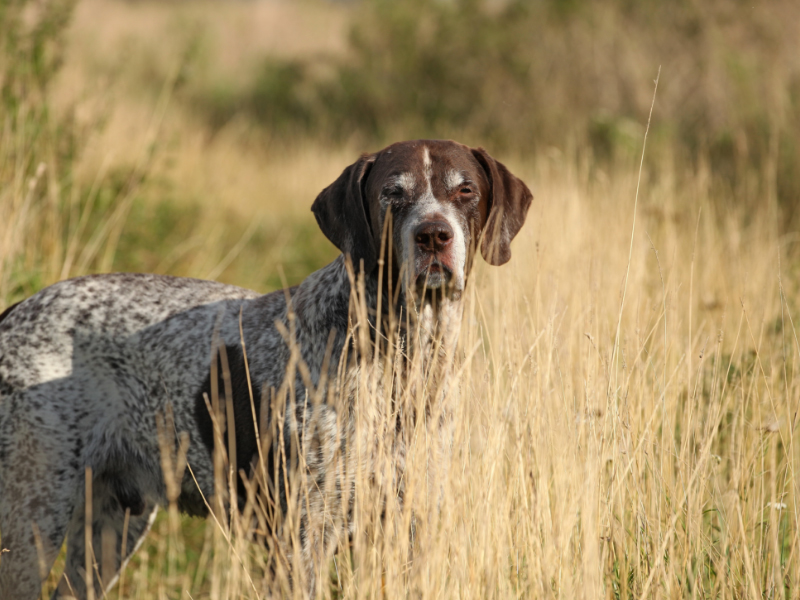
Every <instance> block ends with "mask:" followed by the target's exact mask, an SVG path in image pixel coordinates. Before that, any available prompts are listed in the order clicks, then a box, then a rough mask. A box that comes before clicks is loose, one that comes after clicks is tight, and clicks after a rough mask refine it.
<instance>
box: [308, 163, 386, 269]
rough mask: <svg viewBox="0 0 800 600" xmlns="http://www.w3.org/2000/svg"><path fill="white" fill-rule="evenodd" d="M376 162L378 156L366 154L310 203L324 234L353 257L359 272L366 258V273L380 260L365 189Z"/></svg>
mask: <svg viewBox="0 0 800 600" xmlns="http://www.w3.org/2000/svg"><path fill="white" fill-rule="evenodd" d="M374 162H375V155H366V154H365V155H363V156H362V157H361V158H360V159H358V161H356V162H355V163H353V164H352V165H350V166H349V167H347V168H346V169H345V170H344V171H343V172H342V174H341V175H339V178H338V179H337V180H336V181H334V182H333V183H332V184H330V185H329V186H328V187H326V188H325V189H324V190H322V192H320V194H319V196H317V199H316V200H314V204H312V205H311V210H312V212H313V213H314V216H315V217H316V219H317V223H318V224H319V228H320V229H321V230H322V233H324V234H325V236H326V237H327V238H328V239H329V240H330V241H331V242H333V245H334V246H336V247H337V248H339V250H341V251H342V252H343V253H344V254H345V255H346V256H350V259H351V260H352V261H353V267H354V268H355V269H356V271H358V269H359V261H361V260H363V261H364V272H365V273H369V272H371V271H372V270H373V269H374V268H375V266H376V265H377V263H378V248H377V244H376V243H375V234H374V232H373V231H372V226H371V225H370V215H369V206H368V204H367V199H366V196H365V192H364V188H365V185H364V184H365V183H366V180H367V176H368V175H369V170H370V169H371V168H372V165H373V163H374Z"/></svg>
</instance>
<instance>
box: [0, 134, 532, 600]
mask: <svg viewBox="0 0 800 600" xmlns="http://www.w3.org/2000/svg"><path fill="white" fill-rule="evenodd" d="M532 198H533V196H532V194H531V192H530V190H529V189H528V187H527V186H526V185H525V184H524V183H523V182H522V181H521V180H520V179H519V178H517V177H516V176H514V175H513V174H512V173H511V172H510V171H509V170H508V169H507V168H506V167H505V166H504V165H503V164H501V163H500V162H498V161H497V160H495V159H494V158H492V157H491V156H490V155H489V154H488V153H487V152H486V151H485V150H483V149H481V148H469V147H467V146H464V145H461V144H458V143H456V142H452V141H441V140H417V141H408V142H399V143H396V144H393V145H390V146H388V147H387V148H385V149H383V150H381V151H379V152H377V153H375V154H368V155H363V156H361V157H360V158H359V159H358V160H357V161H356V162H355V163H354V164H352V165H350V166H348V167H347V168H346V169H345V170H344V172H343V173H342V174H341V175H340V176H339V177H338V179H337V180H336V181H335V182H334V183H332V184H331V185H330V186H328V187H327V188H326V189H324V190H323V191H322V192H321V193H320V194H319V196H318V197H317V198H316V200H315V201H314V203H313V205H312V211H313V213H314V216H315V217H316V220H317V223H318V224H319V227H320V229H321V230H322V232H323V233H324V234H325V236H327V238H328V239H329V240H330V241H331V242H332V243H333V244H334V245H335V246H336V247H337V248H338V249H339V250H341V252H342V254H341V255H340V256H339V257H338V258H337V259H335V260H334V261H333V262H332V263H330V264H329V265H327V266H325V267H323V268H322V269H320V270H319V271H316V272H315V273H312V274H311V275H309V276H308V277H307V278H306V279H305V280H304V281H303V282H302V283H301V284H300V285H298V286H296V287H292V288H289V289H288V290H283V291H277V292H273V293H271V294H267V295H260V294H258V293H256V292H252V291H249V290H245V289H241V288H238V287H233V286H230V285H223V284H220V283H215V282H211V281H201V280H196V279H188V278H175V277H167V276H160V275H148V274H108V275H92V276H86V277H79V278H75V279H70V280H67V281H62V282H60V283H56V284H54V285H52V286H50V287H48V288H45V289H44V290H42V291H40V292H39V293H37V294H35V295H34V296H32V297H30V298H28V299H26V300H24V301H22V302H21V303H19V304H18V305H15V306H13V307H11V308H9V309H8V310H6V311H5V312H4V313H3V314H2V316H0V536H2V537H0V542H1V543H2V548H3V553H2V555H1V556H2V557H1V558H0V596H1V597H2V598H9V599H15V600H28V599H30V600H33V599H35V598H37V597H38V595H39V594H40V592H41V586H42V578H43V577H45V576H47V574H48V572H49V570H50V569H51V568H52V565H53V562H54V560H55V558H56V556H57V554H58V552H59V549H60V548H61V546H62V544H63V542H64V539H65V538H66V540H67V555H66V567H65V571H64V574H63V575H62V577H61V579H60V581H59V586H58V589H57V592H56V593H55V594H54V598H55V597H60V596H59V594H61V595H65V596H74V597H76V598H85V597H86V596H87V588H86V585H87V583H86V582H87V581H91V582H92V583H91V585H93V586H94V587H95V593H96V594H97V595H98V597H102V596H101V594H102V593H103V591H104V590H106V589H108V588H110V587H111V586H112V585H113V584H114V583H115V582H116V579H117V576H118V573H119V571H120V569H121V568H123V567H124V560H127V557H130V556H131V554H133V552H135V550H136V548H137V547H138V546H139V545H140V544H141V542H142V540H143V539H144V537H145V535H146V534H147V532H148V530H149V528H150V526H151V524H152V523H153V520H154V518H155V515H156V512H157V510H158V507H159V506H164V505H166V504H167V502H168V501H169V500H170V499H176V500H177V504H178V506H179V508H180V509H181V510H183V511H185V512H188V513H190V514H198V515H202V514H205V513H207V512H208V506H209V504H208V502H209V500H208V499H210V498H213V497H215V496H214V494H215V491H216V492H218V493H219V490H217V489H215V463H214V460H215V459H214V456H215V450H216V451H217V452H219V451H220V449H223V450H224V451H225V452H226V453H227V456H228V459H229V460H230V462H231V463H232V464H234V465H239V469H241V471H240V472H241V473H244V472H245V471H247V470H248V469H249V472H250V473H251V474H252V473H253V471H254V469H255V470H257V469H258V466H254V465H258V464H260V465H262V468H261V470H262V472H263V473H264V474H265V481H263V482H262V483H263V485H262V490H263V493H264V494H268V495H271V498H272V499H273V501H274V506H275V507H277V508H276V510H275V514H279V513H281V512H285V511H287V510H289V509H290V507H291V505H293V504H297V503H298V502H299V504H300V505H302V506H301V508H299V509H298V510H300V515H301V516H300V519H299V534H298V536H297V537H296V538H295V539H297V540H299V541H297V543H296V544H295V545H294V546H295V547H291V548H288V549H287V551H286V552H287V555H288V556H292V557H294V558H292V559H291V560H290V562H291V561H292V560H295V559H296V562H295V563H293V564H298V563H299V564H300V565H301V568H300V571H302V573H300V572H298V573H295V574H294V575H293V577H294V578H296V579H300V578H302V580H303V581H304V585H306V586H308V590H309V591H311V592H313V590H314V589H315V588H314V586H315V582H318V581H319V580H320V577H319V576H318V575H317V573H319V572H320V571H319V570H320V569H325V568H326V567H325V565H326V562H325V561H326V560H327V559H329V558H330V556H331V554H332V552H333V551H334V550H335V547H336V543H337V540H339V539H340V538H341V536H342V535H348V534H349V533H351V532H350V530H349V528H351V527H352V525H351V524H348V523H347V515H348V512H349V511H352V502H353V500H352V498H353V481H354V477H356V476H357V475H358V474H359V473H360V474H361V475H362V476H363V475H365V470H366V471H367V472H366V476H367V477H369V476H370V475H371V473H370V472H369V470H370V469H371V468H373V467H370V464H371V462H370V460H369V459H364V458H363V457H357V456H356V448H357V447H358V444H357V443H356V440H357V439H361V440H366V441H372V442H373V443H374V439H375V438H373V437H372V436H374V435H381V434H380V433H377V434H376V431H374V430H371V431H367V429H369V428H368V426H365V429H364V430H363V431H362V430H359V421H358V420H357V419H356V418H355V416H354V413H355V411H354V408H353V407H354V406H355V403H356V401H357V400H356V399H357V398H359V393H358V387H359V385H361V384H360V383H359V382H360V381H361V380H362V379H361V378H363V377H364V376H365V375H364V372H363V368H362V367H363V365H365V364H367V363H369V364H373V363H375V364H377V363H379V362H380V361H371V360H367V358H365V356H366V355H367V354H368V353H369V351H370V349H372V352H373V357H374V353H375V352H377V353H381V352H389V350H390V349H389V346H388V342H386V339H387V338H386V337H385V336H384V335H382V334H381V332H380V330H381V324H383V325H382V326H383V327H384V331H386V330H388V329H390V328H392V327H394V331H395V332H396V338H397V340H398V341H397V342H396V343H394V345H393V346H392V347H393V348H395V349H396V350H397V352H398V356H399V355H402V356H405V357H409V356H411V354H412V351H413V352H416V353H417V354H418V355H420V356H422V357H423V359H422V363H420V364H422V366H421V367H419V369H420V373H421V374H422V375H421V376H422V377H423V378H428V379H429V380H431V382H432V381H433V380H434V379H435V380H436V382H437V383H436V386H435V388H436V390H437V391H436V393H435V394H434V395H435V396H436V398H438V399H440V400H442V401H443V402H444V401H445V400H444V399H445V398H446V397H447V396H448V395H447V394H446V390H445V388H446V386H447V385H448V384H447V383H446V380H447V374H448V373H450V372H451V371H452V368H451V365H452V360H453V354H454V353H455V348H456V343H457V339H458V329H459V324H460V321H461V315H462V294H463V292H464V289H465V286H466V283H467V278H468V276H469V272H470V269H471V266H472V262H473V258H474V256H475V255H476V254H477V253H478V251H480V253H481V255H482V256H483V258H484V259H485V260H486V261H487V262H488V263H489V264H491V265H502V264H504V263H506V262H507V261H508V260H509V259H510V257H511V250H510V243H511V241H512V239H513V238H514V236H515V235H516V234H517V232H518V231H519V230H520V228H521V227H522V225H523V223H524V221H525V217H526V214H527V211H528V208H529V206H530V204H531V201H532ZM356 295H357V296H358V297H359V298H360V303H361V306H362V309H359V308H358V306H357V304H358V302H355V301H354V300H353V298H354V296H356ZM392 323H394V325H392ZM359 324H361V325H363V327H362V328H361V330H360V331H361V333H354V331H355V330H356V329H357V328H358V327H359ZM359 336H361V338H362V339H367V343H365V344H361V345H359V344H358V343H357V342H358V338H359ZM376 340H378V341H377V342H376ZM381 340H383V342H381V343H378V342H380V341H381ZM381 344H383V345H381ZM400 362H403V361H400ZM404 364H405V365H406V366H405V367H403V369H406V370H405V371H403V372H401V373H400V375H399V377H400V381H401V383H402V381H403V379H404V378H405V379H407V378H408V377H409V372H410V370H413V369H414V368H415V367H414V366H413V361H412V360H410V359H408V358H406V359H405V363H404ZM359 365H361V367H360V366H359ZM431 365H434V366H435V368H431ZM401 371H402V369H401ZM334 381H340V382H343V383H341V384H338V385H335V384H334ZM384 387H386V386H384ZM388 387H389V388H390V389H393V388H392V386H388ZM389 393H390V394H392V393H396V392H392V391H390V392H389ZM311 397H313V401H309V398H311ZM360 398H361V400H360V401H361V402H365V403H366V404H368V406H367V407H366V410H367V414H370V415H372V416H371V417H370V418H371V419H373V420H374V421H376V422H378V421H380V420H381V419H383V420H384V421H387V422H390V423H393V422H395V421H396V422H397V426H396V427H393V431H392V434H393V435H394V437H393V440H394V441H392V442H391V445H392V449H391V452H392V453H393V454H392V456H393V461H394V463H395V467H396V469H397V472H398V473H401V472H402V469H403V468H404V460H405V452H406V448H405V446H404V438H403V435H402V431H403V423H401V421H400V420H398V419H399V417H397V416H396V415H395V416H392V415H389V416H388V417H387V415H381V414H378V413H380V412H381V411H382V410H386V409H385V406H386V403H381V404H382V406H383V408H381V407H377V406H374V405H372V404H378V403H372V404H370V403H369V402H366V401H365V400H363V398H364V397H363V396H360ZM282 399H283V400H282ZM281 402H283V404H281ZM389 406H391V404H389ZM369 411H372V412H369ZM412 412H414V411H412ZM450 414H451V411H450V410H449V409H448V407H447V406H438V407H436V408H435V409H430V410H428V409H426V410H425V412H424V415H422V416H420V417H417V413H414V414H413V415H411V416H408V415H406V416H405V417H403V418H404V419H412V420H413V419H417V418H426V419H433V418H435V419H436V420H437V422H436V424H434V427H435V428H437V430H441V431H442V432H443V436H444V437H446V436H447V430H448V419H449V416H448V415H450ZM165 415H169V423H168V425H167V426H164V423H166V421H165V420H164V416H165ZM392 419H395V421H392ZM225 423H227V425H225ZM259 426H260V427H261V433H259ZM267 430H269V431H271V432H273V434H274V435H272V439H271V441H268V442H267V443H263V439H264V437H265V436H266V431H267ZM159 431H161V434H159ZM164 431H167V432H168V434H167V435H166V438H168V439H170V440H171V441H170V443H171V444H175V446H174V447H177V445H179V442H180V441H181V440H182V441H183V442H184V443H183V446H182V447H183V449H184V450H185V462H186V463H187V464H188V467H189V469H187V471H186V472H185V473H184V475H183V476H182V478H181V479H180V481H179V489H177V490H173V491H172V492H170V490H169V489H168V487H169V486H168V485H167V484H166V483H165V474H164V463H163V460H162V458H160V457H162V454H163V451H164V443H163V438H164V437H165V436H164V435H163V432H164ZM385 433H386V432H385V431H384V434H385ZM173 434H174V435H173ZM170 436H171V437H170ZM358 436H361V437H360V438H359V437H358ZM267 437H269V436H267ZM289 440H294V441H293V442H291V443H290V441H289ZM185 442H188V445H187V443H185ZM292 444H294V445H293V446H292ZM290 446H292V447H290ZM367 446H368V444H367ZM443 446H444V447H446V446H447V443H446V442H445V444H443ZM363 447H364V446H362V448H363ZM446 453H447V451H446V448H445V450H443V454H442V457H441V460H442V461H443V462H445V461H446V456H445V454H446ZM234 455H235V458H234ZM287 457H289V458H287ZM432 460H433V461H434V462H435V461H436V460H438V459H437V458H435V457H434V459H432ZM259 461H260V462H259ZM287 461H294V464H295V465H299V464H302V466H301V467H296V468H294V470H291V469H290V468H289V467H288V466H287ZM337 461H338V462H337ZM263 465H266V467H264V466H263ZM189 470H190V472H189ZM235 472H236V471H234V473H235ZM89 474H91V476H89ZM87 478H88V481H87ZM293 481H304V482H305V483H306V484H309V482H310V483H311V485H308V486H307V489H308V490H311V491H310V492H307V493H306V496H304V497H303V499H302V501H298V500H297V496H296V494H295V495H293V492H292V486H293V485H294V484H293V483H292V482H293ZM287 482H288V483H287ZM245 483H246V482H245V478H244V475H241V476H240V478H239V480H238V483H237V484H236V486H234V488H237V486H238V496H239V499H238V500H236V501H237V502H241V498H243V497H245V496H247V494H248V489H247V486H246V485H245ZM395 485H396V480H395ZM88 493H91V499H92V502H91V513H89V512H87V502H86V499H87V494H88ZM393 493H397V494H402V490H399V489H395V491H394V492H393ZM236 495H237V489H234V491H233V493H232V494H231V498H229V499H228V501H229V502H233V501H234V499H233V496H236ZM88 515H91V525H92V532H93V533H92V537H91V544H92V548H94V549H99V548H101V546H102V545H103V544H104V543H105V544H106V546H105V548H106V549H107V548H108V540H109V539H110V540H111V544H112V546H111V547H112V550H113V552H112V553H111V554H112V555H111V557H110V559H108V558H107V557H106V558H104V559H103V561H102V562H103V564H102V565H101V566H100V567H98V566H96V565H95V566H92V562H91V556H90V561H89V562H87V556H86V555H87V548H86V547H85V544H86V541H87V540H86V538H87V536H86V535H85V531H86V519H87V516H88ZM275 518H276V519H278V518H279V517H278V516H276V517H275ZM109 532H110V534H109ZM123 533H124V534H125V536H126V537H125V539H122V536H123ZM104 536H105V537H104ZM96 555H97V556H99V551H97V552H96ZM85 568H89V570H90V571H93V572H92V573H90V574H89V575H90V576H88V577H87V573H86V571H85ZM326 572H327V571H324V570H323V571H322V573H326Z"/></svg>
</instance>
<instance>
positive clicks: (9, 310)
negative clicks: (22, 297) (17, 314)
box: [0, 302, 19, 323]
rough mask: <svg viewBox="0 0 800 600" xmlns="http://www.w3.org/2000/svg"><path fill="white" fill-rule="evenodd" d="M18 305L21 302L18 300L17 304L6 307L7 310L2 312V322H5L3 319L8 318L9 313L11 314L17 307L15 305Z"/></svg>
mask: <svg viewBox="0 0 800 600" xmlns="http://www.w3.org/2000/svg"><path fill="white" fill-rule="evenodd" d="M17 306H19V302H17V303H16V304H12V305H11V306H9V307H8V308H7V309H5V310H4V311H3V312H2V313H0V323H2V322H3V320H4V319H5V318H6V317H7V316H8V315H10V314H11V311H12V310H14V308H15V307H17Z"/></svg>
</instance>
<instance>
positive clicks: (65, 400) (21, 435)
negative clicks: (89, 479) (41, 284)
mask: <svg viewBox="0 0 800 600" xmlns="http://www.w3.org/2000/svg"><path fill="white" fill-rule="evenodd" d="M256 297H258V295H257V294H255V293H254V292H250V291H248V290H243V289H241V288H236V287H233V286H226V285H222V284H218V283H214V282H207V281H200V280H194V279H180V278H172V277H161V276H154V275H131V274H125V275H122V274H118V275H106V276H92V277H83V278H78V279H73V280H70V281H65V282H61V283H58V284H55V285H53V286H51V287H49V288H46V289H44V290H42V291H41V292H39V293H38V294H36V295H34V296H32V297H31V298H29V299H27V300H25V301H24V302H22V303H20V304H19V305H17V306H15V307H13V310H8V311H6V312H4V313H3V319H2V321H0V535H1V536H2V538H0V540H1V541H2V546H3V547H4V548H7V549H8V552H5V553H4V554H3V556H2V559H0V591H2V594H1V595H2V597H3V598H17V597H20V598H26V597H36V595H38V591H39V587H40V585H41V584H40V579H39V567H38V565H39V558H40V557H39V556H38V551H37V546H38V547H39V548H40V549H41V551H43V552H44V553H45V556H44V557H41V558H43V559H44V561H45V564H50V562H51V560H52V558H54V554H55V553H57V552H58V550H59V548H60V546H61V543H62V541H63V539H64V536H65V534H66V533H67V530H68V529H69V530H73V529H74V530H75V531H74V534H73V535H70V536H69V538H70V544H71V545H72V544H82V543H83V541H82V540H83V534H82V533H80V532H79V531H78V530H77V529H78V528H79V527H78V521H80V522H82V520H81V519H79V518H78V515H73V511H74V510H75V509H76V503H77V504H80V503H81V500H80V499H81V498H82V494H83V489H84V485H85V471H84V469H85V467H86V466H88V467H91V468H92V470H93V472H94V473H95V474H99V478H98V479H97V480H96V481H95V483H94V485H95V488H96V489H95V493H94V496H95V498H96V499H97V502H99V503H100V505H99V506H98V509H97V510H96V512H97V513H101V511H102V503H103V502H105V503H106V504H107V503H108V502H109V501H111V502H116V504H117V508H118V509H121V510H123V512H124V510H125V509H128V510H130V511H131V513H132V515H133V516H132V518H131V527H132V529H131V531H130V532H129V539H130V544H129V548H128V550H129V551H131V550H133V547H134V546H135V545H136V544H137V543H138V541H139V539H140V538H141V534H142V533H143V532H145V531H146V529H147V528H148V527H149V523H150V517H151V513H152V515H154V514H155V513H154V512H152V507H153V506H154V504H155V503H157V502H158V501H159V500H160V499H159V498H155V496H160V495H162V494H163V490H162V489H159V488H160V485H161V484H160V481H161V479H162V478H161V476H160V464H159V447H158V439H157V436H156V435H155V432H156V428H155V420H154V419H155V416H156V415H157V414H159V413H160V414H163V412H164V409H165V405H166V403H167V402H171V401H174V402H183V403H184V404H185V403H187V402H190V401H191V398H181V397H179V396H173V395H171V394H169V392H168V391H167V390H169V391H172V390H175V389H180V388H181V387H182V385H183V384H184V382H186V381H202V375H201V374H202V373H204V372H207V371H208V364H209V357H210V338H211V335H212V334H213V331H214V329H215V326H217V328H218V329H220V328H224V329H228V330H229V329H231V328H232V327H235V321H236V315H237V314H238V312H239V308H240V307H241V305H242V303H243V302H244V301H246V300H248V299H253V298H256ZM171 337H180V338H181V340H182V343H181V344H175V343H171V344H170V343H167V342H169V338H171ZM181 349H184V351H183V352H180V350H181ZM189 389H190V390H191V386H189ZM175 413H176V414H178V415H187V418H188V419H191V418H192V415H193V414H194V411H192V410H185V409H184V410H177V411H175ZM176 426H179V427H180V428H181V429H180V430H184V431H188V430H190V429H191V428H192V427H191V424H190V423H186V422H183V423H180V424H177V423H176ZM196 450H198V451H200V452H202V448H201V447H198V448H196ZM154 472H155V473H159V474H157V475H155V476H154ZM154 482H156V484H155V486H154ZM122 505H126V506H122ZM145 506H148V507H149V508H150V511H148V512H147V513H146V514H145V513H144V510H145ZM70 521H72V524H70ZM32 523H36V525H37V530H34V529H33V528H32V525H31V524H32ZM96 525H102V524H99V523H96ZM80 527H82V525H80ZM117 534H118V535H119V534H121V532H117ZM37 536H39V538H40V539H39V540H37V539H36V538H37ZM79 554H80V555H82V552H81V553H79ZM76 555H77V554H76ZM76 572H77V571H73V573H72V576H73V578H74V577H75V573H76ZM72 585H73V586H74V587H75V589H76V590H78V589H81V588H82V587H83V582H82V581H78V582H72Z"/></svg>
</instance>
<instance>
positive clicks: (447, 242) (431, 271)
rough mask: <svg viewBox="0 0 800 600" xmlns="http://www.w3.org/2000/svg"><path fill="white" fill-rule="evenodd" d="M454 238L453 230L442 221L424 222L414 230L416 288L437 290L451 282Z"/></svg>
mask: <svg viewBox="0 0 800 600" xmlns="http://www.w3.org/2000/svg"><path fill="white" fill-rule="evenodd" d="M454 237H455V233H454V232H453V228H452V227H451V226H450V224H449V223H447V222H446V221H442V220H435V221H425V222H423V223H421V224H420V225H419V226H418V227H417V228H416V229H415V230H414V245H415V247H416V256H415V261H414V263H415V273H414V279H415V281H416V283H417V285H418V286H420V287H422V286H424V287H426V288H428V289H438V288H441V287H444V286H445V285H446V284H447V283H448V282H449V281H451V280H452V278H453V256H452V254H453V253H452V244H453V238H454Z"/></svg>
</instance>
